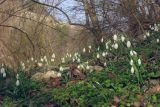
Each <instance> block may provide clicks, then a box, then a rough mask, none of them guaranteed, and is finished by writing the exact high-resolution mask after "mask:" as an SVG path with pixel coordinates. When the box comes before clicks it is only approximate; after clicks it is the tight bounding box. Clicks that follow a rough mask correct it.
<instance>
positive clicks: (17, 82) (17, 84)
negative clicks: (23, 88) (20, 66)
mask: <svg viewBox="0 0 160 107" xmlns="http://www.w3.org/2000/svg"><path fill="white" fill-rule="evenodd" d="M19 85H20V82H19V80H18V79H17V81H16V86H17V87H18V86H19Z"/></svg>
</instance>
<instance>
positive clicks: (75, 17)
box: [41, 0, 85, 23]
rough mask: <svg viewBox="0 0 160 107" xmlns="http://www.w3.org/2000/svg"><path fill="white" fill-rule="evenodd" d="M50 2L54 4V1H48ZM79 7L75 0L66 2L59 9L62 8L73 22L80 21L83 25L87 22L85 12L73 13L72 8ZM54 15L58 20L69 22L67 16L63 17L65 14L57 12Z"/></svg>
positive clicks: (66, 0)
mask: <svg viewBox="0 0 160 107" xmlns="http://www.w3.org/2000/svg"><path fill="white" fill-rule="evenodd" d="M41 1H42V2H44V1H45V0H41ZM48 1H49V2H48ZM48 1H47V2H48V3H49V4H51V3H53V0H48ZM54 2H55V0H54ZM77 5H78V3H77V2H76V1H75V0H65V1H64V2H62V3H61V4H60V5H59V8H61V9H62V10H63V11H65V12H66V13H67V14H68V15H69V17H70V19H71V20H72V22H77V21H78V22H80V23H83V22H84V20H85V17H84V12H77V11H71V10H72V8H73V7H74V6H77ZM53 14H54V17H56V18H57V19H58V20H61V21H64V22H67V18H66V17H65V15H63V13H61V12H59V11H56V10H55V11H54V12H53ZM55 14H56V15H55Z"/></svg>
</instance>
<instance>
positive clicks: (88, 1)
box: [82, 0, 104, 44]
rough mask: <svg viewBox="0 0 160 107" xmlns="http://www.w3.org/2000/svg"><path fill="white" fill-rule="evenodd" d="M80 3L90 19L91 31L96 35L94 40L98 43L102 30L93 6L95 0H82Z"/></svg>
mask: <svg viewBox="0 0 160 107" xmlns="http://www.w3.org/2000/svg"><path fill="white" fill-rule="evenodd" d="M82 3H83V5H84V10H85V11H86V13H88V15H89V17H90V20H91V24H92V25H91V26H92V28H93V29H92V31H93V33H94V35H95V37H96V42H97V44H99V43H100V39H101V38H102V36H103V34H104V33H103V31H102V29H101V27H100V23H99V21H98V16H97V14H96V8H95V0H82Z"/></svg>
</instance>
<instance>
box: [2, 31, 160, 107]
mask: <svg viewBox="0 0 160 107" xmlns="http://www.w3.org/2000/svg"><path fill="white" fill-rule="evenodd" d="M117 35H118V36H117ZM117 35H114V36H113V40H111V41H107V42H106V41H105V40H103V39H102V40H101V42H102V44H101V46H100V47H96V48H94V49H91V48H92V47H91V46H89V47H88V50H87V49H86V48H84V49H83V53H84V55H79V54H78V53H77V54H76V55H75V56H74V57H73V58H72V62H71V61H69V62H66V61H65V59H64V58H62V64H60V66H59V68H60V69H59V70H58V71H57V72H59V73H60V74H59V76H58V77H57V78H52V79H51V80H50V82H49V83H41V82H36V81H34V80H32V79H31V76H32V73H33V72H36V71H37V70H39V69H37V67H33V66H31V65H32V64H31V65H30V66H29V67H30V69H28V70H27V72H26V69H27V68H26V67H25V68H24V67H23V66H24V65H23V64H22V65H23V66H22V67H20V69H19V70H18V71H17V73H14V72H12V70H11V69H9V68H7V67H6V66H4V65H2V67H1V75H0V106H3V107H41V106H42V107H52V106H54V107H55V106H56V107H59V106H65V107H70V106H72V107H75V106H80V107H85V106H86V107H87V106H88V107H92V106H93V107H110V106H113V107H126V106H128V107H130V106H131V107H139V106H141V107H143V106H144V107H160V82H159V81H160V80H159V79H160V42H159V39H160V37H159V36H160V32H159V31H158V28H154V29H152V30H151V31H149V32H147V33H146V34H144V40H143V41H138V40H134V39H133V38H132V40H130V39H129V38H128V37H126V35H125V34H117ZM54 57H55V56H54ZM45 59H46V58H44V60H45ZM32 60H33V59H32ZM36 62H37V61H36ZM46 63H47V64H50V65H51V64H52V60H51V61H46ZM42 64H44V63H42ZM68 66H69V67H70V66H71V68H72V67H73V69H65V67H68ZM94 66H98V67H101V68H103V69H101V70H96V69H91V67H94ZM2 68H4V69H5V73H4V72H3V70H2ZM56 70H57V69H56ZM72 70H73V71H72ZM75 70H78V72H80V73H77V74H75V73H76V71H75ZM28 71H30V72H29V73H28ZM55 84H56V85H55Z"/></svg>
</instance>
